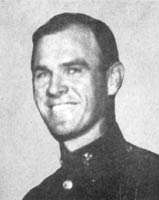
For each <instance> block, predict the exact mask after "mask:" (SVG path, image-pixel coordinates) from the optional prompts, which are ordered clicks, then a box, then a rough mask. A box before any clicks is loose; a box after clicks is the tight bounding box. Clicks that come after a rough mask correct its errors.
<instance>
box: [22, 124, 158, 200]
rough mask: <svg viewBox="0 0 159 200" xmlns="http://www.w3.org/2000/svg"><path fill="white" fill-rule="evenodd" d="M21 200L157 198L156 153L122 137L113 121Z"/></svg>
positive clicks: (63, 156)
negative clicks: (103, 131)
mask: <svg viewBox="0 0 159 200" xmlns="http://www.w3.org/2000/svg"><path fill="white" fill-rule="evenodd" d="M61 160H62V166H61V168H60V169H58V170H57V171H56V172H55V173H54V174H53V175H51V176H49V177H48V178H46V179H45V180H44V181H43V182H42V183H41V184H40V185H39V186H37V187H35V188H33V189H32V190H31V191H30V192H29V193H28V194H27V195H26V196H25V197H24V199H23V200H159V156H158V155H156V154H154V153H152V152H149V151H146V150H143V149H141V148H138V147H136V146H134V145H132V144H130V143H128V142H126V141H125V140H124V138H123V137H122V134H121V132H120V130H119V128H118V125H117V124H115V123H114V124H113V125H111V127H110V128H109V131H108V132H107V133H106V134H105V135H104V136H103V137H101V138H100V139H98V140H96V141H95V142H93V143H91V144H89V145H87V146H85V147H84V148H81V149H79V150H77V151H75V152H73V153H70V152H67V150H66V149H65V148H64V147H62V146H61Z"/></svg>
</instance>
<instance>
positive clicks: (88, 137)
mask: <svg viewBox="0 0 159 200" xmlns="http://www.w3.org/2000/svg"><path fill="white" fill-rule="evenodd" d="M102 127H104V129H103V128H102ZM106 129H107V126H106V123H105V120H104V119H101V120H100V121H98V122H97V123H96V124H95V125H94V126H93V127H92V128H91V129H90V130H89V131H88V132H87V133H85V134H83V135H82V136H80V137H78V138H73V139H71V140H67V141H65V142H64V146H65V147H66V149H67V150H68V151H70V152H73V151H76V150H78V149H80V148H82V147H84V146H86V145H88V144H90V143H92V142H94V141H95V140H97V139H98V138H100V137H102V135H103V134H104V132H105V130H106Z"/></svg>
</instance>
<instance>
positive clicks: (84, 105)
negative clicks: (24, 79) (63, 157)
mask: <svg viewBox="0 0 159 200" xmlns="http://www.w3.org/2000/svg"><path fill="white" fill-rule="evenodd" d="M100 55H101V50H100V48H99V46H98V44H97V41H96V39H95V36H94V35H93V33H92V32H91V31H90V30H89V29H87V28H85V27H82V26H77V25H72V26H70V27H68V28H66V29H65V30H63V31H60V32H57V33H54V34H50V35H46V36H43V37H42V38H41V39H40V40H39V42H38V45H37V47H36V50H35V52H34V56H33V58H34V59H33V66H32V69H33V87H34V99H35V102H36V104H37V107H38V109H39V111H40V114H41V116H42V118H43V119H44V121H45V123H46V124H47V126H48V128H49V130H50V132H51V133H52V134H53V136H54V137H55V138H56V139H57V140H59V141H60V142H63V143H64V145H65V146H66V148H67V149H68V150H69V151H74V150H76V149H79V148H81V147H82V146H85V145H87V144H89V143H91V142H93V141H94V140H96V139H98V138H99V137H101V136H102V135H103V134H104V132H105V129H106V127H107V121H108V118H109V116H110V115H112V113H110V109H107V107H109V106H110V96H113V95H115V94H116V92H117V91H118V89H119V88H120V86H121V83H122V79H123V72H124V68H123V66H122V64H121V63H115V64H114V65H112V66H111V67H110V68H109V69H108V70H107V71H104V72H103V71H101V65H102V63H101V61H100ZM111 100H112V99H111ZM108 110H109V112H108ZM112 112H114V110H113V111H112ZM103 127H104V131H103Z"/></svg>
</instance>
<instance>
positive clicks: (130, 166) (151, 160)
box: [124, 143, 159, 181]
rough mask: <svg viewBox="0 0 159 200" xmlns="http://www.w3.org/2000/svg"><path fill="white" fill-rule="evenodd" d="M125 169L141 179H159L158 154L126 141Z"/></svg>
mask: <svg viewBox="0 0 159 200" xmlns="http://www.w3.org/2000/svg"><path fill="white" fill-rule="evenodd" d="M126 151H127V154H126V156H125V159H124V165H125V167H124V168H125V171H126V172H127V173H128V174H132V175H134V176H136V178H137V179H141V180H142V181H146V180H147V181H149V180H150V179H151V180H152V179H153V180H155V179H158V181H159V155H157V154H156V153H153V152H151V151H149V150H146V149H143V148H140V147H137V146H135V145H133V144H130V143H126Z"/></svg>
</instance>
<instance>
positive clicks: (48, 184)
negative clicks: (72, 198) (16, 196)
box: [23, 169, 62, 200]
mask: <svg viewBox="0 0 159 200" xmlns="http://www.w3.org/2000/svg"><path fill="white" fill-rule="evenodd" d="M61 176H62V172H61V169H59V170H57V171H56V172H55V173H54V174H52V175H50V176H49V177H47V178H46V179H44V180H43V181H42V182H41V183H40V184H39V185H38V186H36V187H34V188H32V189H31V190H30V191H29V192H28V193H27V194H26V195H25V196H24V198H23V200H44V199H47V197H48V195H49V194H50V193H52V192H54V193H55V192H56V186H57V184H58V182H59V179H60V177H61Z"/></svg>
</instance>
